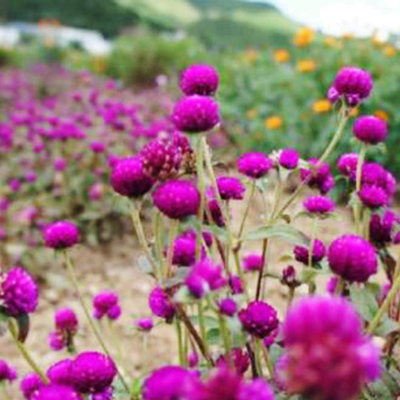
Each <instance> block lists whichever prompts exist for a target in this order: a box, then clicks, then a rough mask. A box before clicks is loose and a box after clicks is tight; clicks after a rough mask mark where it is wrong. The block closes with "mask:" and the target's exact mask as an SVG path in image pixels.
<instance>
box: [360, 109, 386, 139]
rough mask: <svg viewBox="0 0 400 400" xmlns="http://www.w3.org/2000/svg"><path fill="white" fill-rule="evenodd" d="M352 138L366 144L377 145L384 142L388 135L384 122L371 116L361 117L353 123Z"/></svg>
mask: <svg viewBox="0 0 400 400" xmlns="http://www.w3.org/2000/svg"><path fill="white" fill-rule="evenodd" d="M353 133H354V136H355V137H356V138H357V139H358V140H360V141H361V142H364V143H367V144H378V143H380V142H383V141H385V139H386V138H387V135H388V127H387V123H386V121H384V120H383V119H381V118H378V117H375V116H373V115H363V116H362V117H359V118H357V119H356V121H355V122H354V126H353Z"/></svg>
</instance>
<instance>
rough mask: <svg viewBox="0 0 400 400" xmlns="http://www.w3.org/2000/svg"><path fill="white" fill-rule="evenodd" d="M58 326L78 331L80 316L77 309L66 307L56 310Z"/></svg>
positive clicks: (58, 327) (56, 323)
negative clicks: (77, 314) (76, 311)
mask: <svg viewBox="0 0 400 400" xmlns="http://www.w3.org/2000/svg"><path fill="white" fill-rule="evenodd" d="M54 319H55V325H56V328H57V329H59V330H60V331H67V332H70V333H76V330H77V329H78V318H77V316H76V314H75V311H74V310H72V309H71V308H68V307H65V308H61V309H59V310H57V311H56V314H55V316H54Z"/></svg>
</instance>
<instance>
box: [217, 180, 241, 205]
mask: <svg viewBox="0 0 400 400" xmlns="http://www.w3.org/2000/svg"><path fill="white" fill-rule="evenodd" d="M217 187H218V191H219V194H220V196H221V199H222V200H242V199H243V195H244V192H245V190H246V189H245V187H244V186H243V184H242V182H241V181H240V179H238V178H235V177H230V176H220V177H218V178H217Z"/></svg>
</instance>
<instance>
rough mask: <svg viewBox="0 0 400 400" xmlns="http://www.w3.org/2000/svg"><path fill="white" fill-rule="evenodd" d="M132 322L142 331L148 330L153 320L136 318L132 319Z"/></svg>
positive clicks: (152, 325) (150, 328)
mask: <svg viewBox="0 0 400 400" xmlns="http://www.w3.org/2000/svg"><path fill="white" fill-rule="evenodd" d="M134 324H135V326H136V328H137V329H139V330H140V331H142V332H150V331H151V330H152V329H153V327H154V322H153V320H152V319H151V318H138V319H137V320H135V321H134Z"/></svg>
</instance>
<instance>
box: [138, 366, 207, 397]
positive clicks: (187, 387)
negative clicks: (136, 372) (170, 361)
mask: <svg viewBox="0 0 400 400" xmlns="http://www.w3.org/2000/svg"><path fill="white" fill-rule="evenodd" d="M200 385H201V382H200V380H199V378H198V376H197V375H196V374H195V373H193V372H191V371H189V370H186V369H185V368H182V367H178V366H165V367H162V368H159V369H157V370H155V371H153V372H152V373H151V374H150V375H149V376H148V377H147V378H146V380H145V381H144V384H143V389H142V396H143V399H144V400H174V399H182V400H183V399H190V398H192V397H191V395H192V393H193V391H194V390H196V389H197V387H198V386H200Z"/></svg>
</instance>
